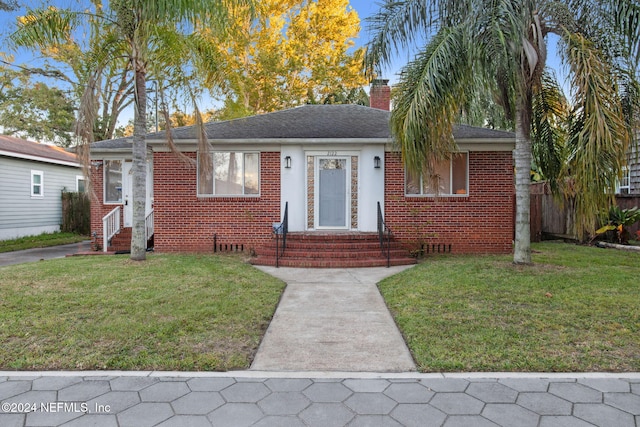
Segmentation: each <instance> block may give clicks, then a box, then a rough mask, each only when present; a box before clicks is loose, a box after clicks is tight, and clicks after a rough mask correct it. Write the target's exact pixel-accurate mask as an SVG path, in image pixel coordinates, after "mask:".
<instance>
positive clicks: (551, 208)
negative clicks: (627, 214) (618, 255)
mask: <svg viewBox="0 0 640 427" xmlns="http://www.w3.org/2000/svg"><path fill="white" fill-rule="evenodd" d="M616 200H617V203H618V206H619V207H620V208H621V209H628V208H632V207H634V206H640V194H634V195H628V194H623V195H617V196H616ZM573 214H574V209H573V205H572V204H571V203H570V202H569V201H566V202H565V203H564V204H561V203H558V202H557V201H556V200H555V199H554V196H553V194H551V192H550V191H549V187H548V186H547V185H546V183H544V182H539V183H535V184H531V241H532V242H539V241H541V240H542V239H543V238H544V237H556V238H558V237H559V238H566V239H576V235H575V233H574V231H573V220H572V219H573V217H574V215H573ZM639 227H640V225H639V224H635V225H634V226H633V227H629V231H630V233H631V234H632V235H635V232H636V231H638V228H639Z"/></svg>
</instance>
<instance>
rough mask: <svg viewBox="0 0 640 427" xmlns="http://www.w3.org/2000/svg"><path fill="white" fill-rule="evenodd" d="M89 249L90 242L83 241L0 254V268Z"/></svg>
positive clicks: (60, 256) (61, 256)
mask: <svg viewBox="0 0 640 427" xmlns="http://www.w3.org/2000/svg"><path fill="white" fill-rule="evenodd" d="M90 249H91V242H90V241H89V240H85V241H83V242H78V243H70V244H68V245H59V246H51V247H48V248H33V249H25V250H22V251H13V252H3V253H0V267H2V266H4V265H13V264H23V263H25V262H36V261H41V260H44V259H54V258H64V257H66V256H67V255H73V254H77V253H80V252H86V251H89V250H90Z"/></svg>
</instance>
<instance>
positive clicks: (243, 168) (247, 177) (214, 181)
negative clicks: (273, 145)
mask: <svg viewBox="0 0 640 427" xmlns="http://www.w3.org/2000/svg"><path fill="white" fill-rule="evenodd" d="M207 160H211V162H207ZM259 193H260V154H259V153H242V152H233V151H231V152H229V151H216V152H213V153H211V154H210V157H208V158H205V157H202V158H200V159H199V162H198V194H199V195H202V196H244V195H257V194H259Z"/></svg>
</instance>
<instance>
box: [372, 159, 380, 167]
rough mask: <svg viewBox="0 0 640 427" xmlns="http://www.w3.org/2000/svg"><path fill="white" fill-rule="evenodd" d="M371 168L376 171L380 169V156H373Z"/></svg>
mask: <svg viewBox="0 0 640 427" xmlns="http://www.w3.org/2000/svg"><path fill="white" fill-rule="evenodd" d="M373 167H374V168H376V169H380V156H375V157H374V158H373Z"/></svg>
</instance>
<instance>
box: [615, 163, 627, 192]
mask: <svg viewBox="0 0 640 427" xmlns="http://www.w3.org/2000/svg"><path fill="white" fill-rule="evenodd" d="M625 180H626V184H625V185H623V183H624V182H625ZM622 190H627V191H626V192H624V193H623V192H622ZM630 192H631V168H630V167H629V166H623V167H622V179H620V181H618V185H617V186H616V194H629V193H630Z"/></svg>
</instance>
